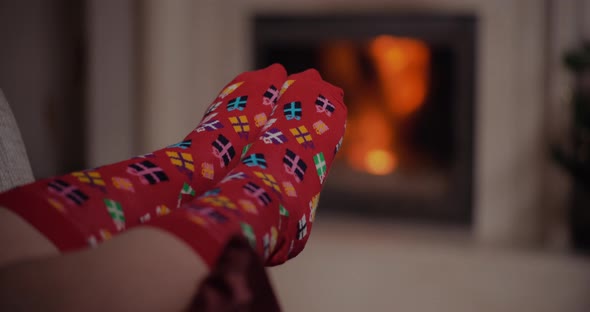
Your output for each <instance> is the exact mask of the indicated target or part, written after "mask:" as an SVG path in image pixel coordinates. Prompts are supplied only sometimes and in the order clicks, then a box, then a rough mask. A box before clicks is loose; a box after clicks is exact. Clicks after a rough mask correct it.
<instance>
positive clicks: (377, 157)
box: [365, 149, 397, 175]
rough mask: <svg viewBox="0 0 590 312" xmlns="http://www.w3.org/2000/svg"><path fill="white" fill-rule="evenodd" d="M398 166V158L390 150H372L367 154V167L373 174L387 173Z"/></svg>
mask: <svg viewBox="0 0 590 312" xmlns="http://www.w3.org/2000/svg"><path fill="white" fill-rule="evenodd" d="M396 166H397V159H396V158H395V155H394V154H393V153H392V152H391V151H389V150H381V149H375V150H370V151H368V152H367V154H366V156H365V169H366V171H367V172H369V173H371V174H375V175H386V174H389V173H391V172H393V170H394V169H395V167H396Z"/></svg>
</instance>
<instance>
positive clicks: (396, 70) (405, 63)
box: [370, 35, 430, 117]
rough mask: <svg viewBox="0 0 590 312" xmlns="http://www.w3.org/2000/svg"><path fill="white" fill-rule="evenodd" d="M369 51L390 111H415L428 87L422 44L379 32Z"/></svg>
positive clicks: (427, 58) (426, 53) (397, 113)
mask: <svg viewBox="0 0 590 312" xmlns="http://www.w3.org/2000/svg"><path fill="white" fill-rule="evenodd" d="M370 53H371V56H372V57H373V59H374V61H375V63H376V64H377V72H378V75H379V78H380V82H381V86H382V88H383V90H384V94H385V98H386V100H387V105H388V108H389V109H390V110H391V112H392V113H393V114H394V115H395V116H397V117H404V116H406V115H408V114H410V113H412V112H414V111H416V109H418V108H419V107H420V106H421V105H422V103H423V102H424V99H425V98H426V93H427V90H428V68H429V63H430V55H429V50H428V47H427V46H426V44H425V43H424V42H422V41H420V40H415V39H408V38H397V37H393V36H387V35H382V36H379V37H377V38H375V39H374V40H373V41H372V42H371V44H370Z"/></svg>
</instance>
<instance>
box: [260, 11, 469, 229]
mask: <svg viewBox="0 0 590 312" xmlns="http://www.w3.org/2000/svg"><path fill="white" fill-rule="evenodd" d="M476 27H477V22H476V18H475V17H473V16H469V15H414V14H386V15H385V14H379V15H324V16H318V15H314V16H305V15H301V16H296V15H290V16H276V15H273V16H264V15H258V16H256V17H255V18H254V54H253V55H254V62H255V65H256V67H263V66H266V65H269V64H271V63H274V62H279V63H282V64H283V65H284V66H285V67H286V68H287V70H288V71H289V72H290V73H292V72H297V71H301V70H304V69H307V68H310V67H313V68H317V69H318V70H319V71H320V72H321V73H322V75H323V77H324V79H326V80H327V81H329V82H331V83H333V84H335V85H338V86H340V87H342V88H343V89H344V92H345V102H346V105H347V106H348V110H349V118H348V121H347V125H348V127H347V133H346V138H345V141H344V145H343V147H342V150H341V152H340V153H339V155H338V157H337V159H336V161H335V164H334V167H333V170H332V171H331V173H330V176H329V178H328V180H327V183H326V187H325V190H324V192H323V193H322V200H321V209H320V211H339V212H351V213H356V214H363V215H373V216H393V217H396V218H399V217H405V218H412V219H419V220H428V221H431V220H434V221H445V222H447V221H450V222H460V223H470V222H471V218H472V213H473V204H472V192H473V187H472V186H473V172H474V170H473V168H474V166H473V137H474V133H473V132H474V117H473V116H474V114H473V110H474V107H475V104H474V99H475V94H474V90H475V86H476V84H475V46H476V41H475V40H476V35H475V34H476Z"/></svg>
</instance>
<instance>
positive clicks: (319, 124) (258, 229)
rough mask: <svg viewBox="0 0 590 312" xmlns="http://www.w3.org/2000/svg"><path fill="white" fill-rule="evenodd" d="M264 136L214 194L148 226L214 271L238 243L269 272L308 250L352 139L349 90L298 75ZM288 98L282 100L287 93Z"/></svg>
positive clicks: (310, 73)
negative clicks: (324, 196)
mask: <svg viewBox="0 0 590 312" xmlns="http://www.w3.org/2000/svg"><path fill="white" fill-rule="evenodd" d="M286 88H288V89H287V90H286V92H284V94H282V95H281V97H280V99H279V102H278V105H277V106H276V109H275V110H274V111H273V114H272V115H271V118H270V119H269V121H268V122H267V123H266V125H265V126H264V127H263V129H262V134H261V136H260V137H259V139H258V140H256V141H255V142H254V143H253V144H252V146H251V147H250V148H249V149H248V151H247V153H245V154H244V155H243V156H242V158H241V163H240V164H238V165H237V166H236V167H235V168H234V169H232V171H231V172H230V173H229V174H228V175H227V176H226V177H225V178H223V179H222V180H221V182H220V183H218V184H217V185H216V186H215V187H214V188H213V189H211V190H209V191H208V192H206V193H205V194H203V195H202V196H200V197H199V198H197V199H195V200H193V201H192V202H190V203H187V204H185V205H183V206H181V207H180V209H177V210H175V211H174V212H172V213H171V214H170V215H167V216H165V217H162V218H158V219H155V220H153V222H149V223H146V225H149V226H154V227H158V228H161V229H164V230H167V231H169V232H171V233H173V234H174V235H176V236H177V237H179V238H181V239H182V240H184V241H185V242H186V243H187V244H188V245H190V246H191V247H192V248H193V249H194V250H195V251H196V252H197V253H198V254H199V255H200V256H201V257H202V258H203V259H204V260H205V262H206V263H208V264H209V265H212V264H213V263H215V261H216V259H217V257H218V255H219V253H220V250H221V249H222V248H223V247H224V246H225V244H226V243H227V241H229V240H230V238H231V237H233V236H235V235H243V236H245V237H246V238H247V239H248V240H249V241H250V243H251V245H252V247H253V248H254V249H255V250H256V251H257V253H258V254H259V255H260V256H261V258H262V259H264V260H265V263H266V265H277V264H280V263H283V262H285V261H286V260H287V259H289V258H292V257H294V256H295V255H297V254H298V253H299V252H300V251H301V250H302V249H303V247H304V245H305V243H306V241H307V239H308V237H309V232H310V230H311V225H312V222H313V221H314V216H315V211H316V208H317V204H318V200H319V193H320V190H321V188H322V184H323V182H324V181H325V178H326V174H327V172H328V169H329V167H330V164H331V162H332V160H333V159H334V156H335V154H336V152H337V151H338V149H339V146H340V144H341V142H342V137H343V135H344V129H345V121H346V113H347V112H346V107H345V106H344V105H343V104H342V90H340V89H339V88H336V87H334V86H332V85H330V84H328V83H327V82H324V81H323V80H322V79H321V77H320V76H319V74H318V73H317V71H315V70H308V71H305V72H303V73H299V74H296V75H292V76H290V77H289V78H288V80H287V82H285V84H284V85H283V89H282V90H281V91H284V90H285V89H286ZM281 93H282V92H281Z"/></svg>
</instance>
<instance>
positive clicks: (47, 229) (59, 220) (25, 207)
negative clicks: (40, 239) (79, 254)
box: [0, 187, 88, 252]
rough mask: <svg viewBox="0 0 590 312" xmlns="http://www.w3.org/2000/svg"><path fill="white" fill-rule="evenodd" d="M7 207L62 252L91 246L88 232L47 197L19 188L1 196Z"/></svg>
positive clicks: (3, 206) (3, 204)
mask: <svg viewBox="0 0 590 312" xmlns="http://www.w3.org/2000/svg"><path fill="white" fill-rule="evenodd" d="M0 202H1V203H2V206H1V207H2V208H6V209H8V210H10V211H12V212H14V213H15V214H17V215H18V216H20V217H21V218H23V219H24V220H25V221H26V222H27V223H29V224H30V225H32V226H33V227H34V228H36V229H37V230H38V231H39V232H41V234H43V236H45V237H46V238H47V239H49V240H50V241H51V242H52V243H53V244H54V245H55V247H56V248H57V249H59V250H60V251H61V252H65V251H73V250H77V249H81V248H84V247H87V246H88V241H87V240H86V236H85V235H84V233H83V232H82V231H81V230H80V229H79V228H78V227H77V226H76V225H75V224H74V223H73V222H72V221H71V220H70V219H69V218H68V217H66V216H65V215H63V214H62V213H61V212H59V211H58V210H57V208H54V207H51V205H50V203H49V202H48V201H47V199H46V198H43V197H41V196H39V195H37V193H31V192H27V191H26V189H25V188H23V187H17V188H14V189H12V190H9V191H7V192H5V193H2V194H1V195H0Z"/></svg>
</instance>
